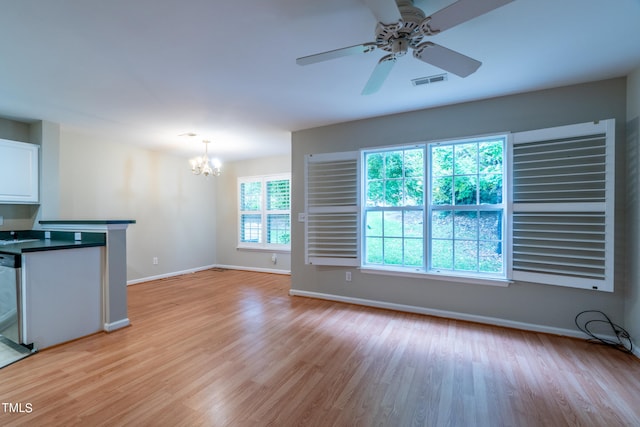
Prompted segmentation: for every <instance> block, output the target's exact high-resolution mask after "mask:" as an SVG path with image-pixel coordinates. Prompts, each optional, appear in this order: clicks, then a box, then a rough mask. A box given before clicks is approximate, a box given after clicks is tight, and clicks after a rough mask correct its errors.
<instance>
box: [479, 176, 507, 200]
mask: <svg viewBox="0 0 640 427" xmlns="http://www.w3.org/2000/svg"><path fill="white" fill-rule="evenodd" d="M499 203H502V174H495V173H494V174H482V175H480V204H484V205H495V204H499Z"/></svg>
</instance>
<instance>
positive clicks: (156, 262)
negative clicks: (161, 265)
mask: <svg viewBox="0 0 640 427" xmlns="http://www.w3.org/2000/svg"><path fill="white" fill-rule="evenodd" d="M153 265H158V257H157V256H154V257H153Z"/></svg>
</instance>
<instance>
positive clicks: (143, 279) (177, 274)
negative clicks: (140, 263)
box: [127, 265, 217, 286]
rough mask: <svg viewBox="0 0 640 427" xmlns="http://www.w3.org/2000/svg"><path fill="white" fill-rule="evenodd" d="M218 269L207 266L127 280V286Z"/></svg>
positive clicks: (213, 266) (214, 266)
mask: <svg viewBox="0 0 640 427" xmlns="http://www.w3.org/2000/svg"><path fill="white" fill-rule="evenodd" d="M216 267H217V265H206V266H203V267H196V268H190V269H188V270H181V271H173V272H171V273H164V274H158V275H157V276H148V277H142V278H140V279H134V280H127V286H128V285H137V284H138V283H144V282H150V281H152V280H159V279H166V278H168V277H174V276H182V275H183V274H190V273H195V272H196V271H202V270H209V269H210V268H216Z"/></svg>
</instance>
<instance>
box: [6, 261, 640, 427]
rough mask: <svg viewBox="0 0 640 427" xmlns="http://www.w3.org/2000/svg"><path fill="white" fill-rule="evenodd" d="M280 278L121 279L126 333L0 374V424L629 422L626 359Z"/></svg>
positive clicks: (636, 389) (631, 405)
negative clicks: (304, 291) (303, 293)
mask: <svg viewBox="0 0 640 427" xmlns="http://www.w3.org/2000/svg"><path fill="white" fill-rule="evenodd" d="M289 283H290V278H289V277H288V276H281V275H272V274H263V273H251V272H241V271H215V270H208V271H203V272H199V273H195V274H190V275H185V276H179V277H175V278H170V279H163V280H157V281H153V282H147V283H143V284H139V285H136V286H132V287H130V288H129V315H130V319H131V322H132V326H131V327H128V328H126V329H122V330H119V331H116V332H113V333H110V334H97V335H94V336H91V337H87V338H84V339H81V340H77V341H75V342H72V343H67V344H64V345H60V346H58V347H55V348H51V349H48V350H44V351H42V352H40V353H38V354H35V355H34V356H31V357H29V358H27V359H25V360H22V361H20V362H18V363H16V364H14V365H11V366H8V367H6V368H4V369H2V370H0V396H1V400H2V402H3V407H0V425H2V426H8V425H30V426H58V425H59V426H71V425H82V426H102V425H104V426H120V425H127V426H200V425H203V426H266V425H273V426H294V425H300V426H355V425H361V426H374V425H376V426H378V425H380V426H414V425H415V426H417V425H426V426H445V425H446V426H518V427H519V426H565V425H571V426H573V425H582V426H607V427H610V426H638V425H640V360H638V359H637V358H635V357H634V356H631V355H628V354H624V353H622V352H619V351H617V350H614V349H611V348H606V347H602V346H598V345H594V344H589V343H586V342H585V341H582V340H576V339H569V338H562V337H556V336H550V335H545V334H538V333H531V332H522V331H517V330H511V329H504V328H497V327H490V326H486V325H478V324H472V323H467V322H460V321H454V320H447V319H440V318H435V317H428V316H421V315H414V314H407V313H399V312H393V311H386V310H378V309H373V308H365V307H359V306H352V305H347V304H341V303H334V302H328V301H322V300H314V299H308V298H302V297H290V296H289V295H288V289H289ZM6 403H12V404H13V405H14V406H13V409H14V412H11V410H10V408H9V407H8V406H7V405H5V404H6ZM17 403H20V404H21V406H20V408H21V409H22V410H23V411H24V412H22V413H15V409H16V408H17V406H15V404H17ZM8 409H9V410H8Z"/></svg>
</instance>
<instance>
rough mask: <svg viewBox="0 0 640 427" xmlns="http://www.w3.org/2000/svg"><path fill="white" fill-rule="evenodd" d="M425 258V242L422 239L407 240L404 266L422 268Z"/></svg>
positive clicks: (405, 242)
mask: <svg viewBox="0 0 640 427" xmlns="http://www.w3.org/2000/svg"><path fill="white" fill-rule="evenodd" d="M423 257H424V241H423V240H422V239H405V241H404V265H406V266H408V267H422V265H423V264H424V262H423Z"/></svg>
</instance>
